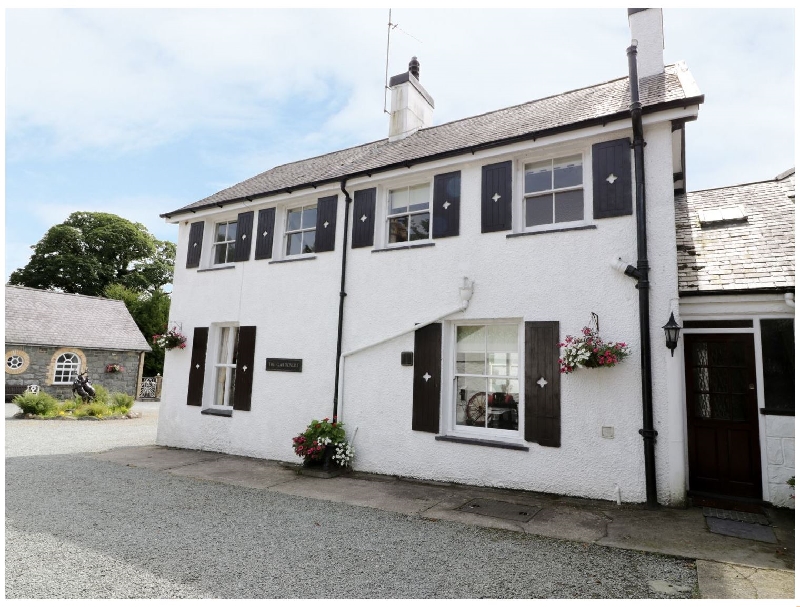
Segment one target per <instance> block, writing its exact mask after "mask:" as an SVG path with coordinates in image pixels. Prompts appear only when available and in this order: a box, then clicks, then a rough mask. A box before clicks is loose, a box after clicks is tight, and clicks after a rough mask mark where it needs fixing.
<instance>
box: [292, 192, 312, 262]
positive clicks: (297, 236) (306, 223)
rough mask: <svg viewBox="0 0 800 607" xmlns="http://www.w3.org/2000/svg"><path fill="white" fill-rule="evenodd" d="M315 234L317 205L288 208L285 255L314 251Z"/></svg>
mask: <svg viewBox="0 0 800 607" xmlns="http://www.w3.org/2000/svg"><path fill="white" fill-rule="evenodd" d="M316 236H317V205H316V204H312V205H308V206H304V207H297V208H296V209H290V210H289V211H288V212H287V213H286V255H287V256H288V255H301V254H303V253H313V252H314V251H315V247H314V242H315V240H316Z"/></svg>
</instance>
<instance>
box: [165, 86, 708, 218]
mask: <svg viewBox="0 0 800 607" xmlns="http://www.w3.org/2000/svg"><path fill="white" fill-rule="evenodd" d="M611 82H614V81H611ZM594 86H597V85H594ZM586 88H593V87H586ZM576 90H583V89H576ZM562 94H563V93H562ZM556 96H560V95H556ZM537 101H538V100H537ZM704 101H705V95H702V94H701V95H697V96H695V97H686V98H684V99H674V100H671V101H665V102H663V103H656V104H653V105H648V106H645V107H644V108H642V114H653V113H655V112H660V111H663V110H668V109H673V108H677V107H683V108H688V107H690V106H692V105H700V104H702V103H703V102H704ZM521 105H526V104H521ZM513 107H517V106H513ZM504 109H506V108H504ZM489 113H492V112H489ZM629 115H630V113H629V112H628V111H627V110H624V111H621V112H616V113H614V114H606V115H604V116H597V117H595V118H590V119H587V120H580V121H577V122H571V123H568V124H564V125H561V126H557V127H552V128H549V129H542V130H539V131H531V132H528V133H523V134H522V135H515V136H513V137H506V138H503V139H497V140H493V141H488V142H484V143H480V144H476V145H473V146H464V147H461V148H456V149H453V150H448V151H446V152H438V153H436V154H431V155H429V156H420V157H417V158H413V159H409V160H402V161H399V162H394V163H391V164H388V165H383V166H376V167H372V168H368V169H362V170H358V171H355V172H353V173H345V174H343V175H340V176H336V177H330V178H328V179H323V180H316V181H314V182H308V183H303V184H298V185H295V186H291V187H290V188H287V187H282V188H279V189H275V190H268V191H264V192H257V193H254V194H251V195H249V196H237V197H235V198H230V199H228V200H223V201H216V202H211V203H208V204H205V205H200V206H196V207H191V208H189V207H183V208H180V209H176V210H175V211H170V212H168V213H162V214H160V215H159V217H162V218H164V219H171V218H172V217H173V216H176V215H186V214H188V213H192V214H194V213H196V212H197V211H201V210H205V209H210V208H212V207H218V208H223V207H224V206H226V205H230V204H234V203H237V202H243V201H252V199H253V198H264V197H269V196H275V195H278V194H284V193H286V192H287V190H291V191H294V190H302V189H307V188H312V187H314V188H316V187H317V186H320V185H326V184H329V183H336V182H341V181H347V180H348V179H353V178H355V177H360V176H364V175H369V176H371V175H372V173H381V172H386V171H391V170H394V169H398V168H403V167H405V168H410V167H411V166H413V165H415V164H422V163H425V162H434V161H436V160H441V159H443V158H452V157H454V156H461V155H463V154H467V153H472V154H474V153H475V152H476V151H477V150H484V149H491V148H495V147H501V146H503V145H510V144H512V143H518V142H520V141H526V140H528V139H531V140H534V141H535V140H536V139H541V138H542V137H549V136H552V135H556V134H559V133H566V132H569V131H575V130H579V129H582V128H587V127H590V126H596V125H602V126H605V125H606V124H608V123H609V122H615V121H617V120H624V119H625V118H627V117H628V116H629ZM470 118H474V116H471V117H470ZM455 122H458V121H455ZM365 145H369V144H365ZM358 147H362V146H355V148H358ZM355 148H347V149H355ZM332 153H335V152H332ZM324 155H325V154H323V156H324ZM317 158H319V156H317ZM303 161H304V160H300V161H297V162H303ZM290 164H293V163H290Z"/></svg>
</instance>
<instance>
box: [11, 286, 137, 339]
mask: <svg viewBox="0 0 800 607" xmlns="http://www.w3.org/2000/svg"><path fill="white" fill-rule="evenodd" d="M6 343H7V344H31V345H40V346H58V347H67V346H72V347H76V348H87V349H103V350H135V351H137V352H142V351H146V352H149V351H150V350H151V348H150V346H149V345H148V343H147V340H146V339H145V338H144V336H143V335H142V332H141V331H140V330H139V327H137V326H136V323H135V322H134V321H133V318H132V317H131V315H130V312H128V308H126V307H125V304H124V303H123V302H121V301H117V300H114V299H103V298H102V297H89V296H86V295H72V294H69V293H55V292H53V291H42V290H41V289H30V288H28V287H12V286H6Z"/></svg>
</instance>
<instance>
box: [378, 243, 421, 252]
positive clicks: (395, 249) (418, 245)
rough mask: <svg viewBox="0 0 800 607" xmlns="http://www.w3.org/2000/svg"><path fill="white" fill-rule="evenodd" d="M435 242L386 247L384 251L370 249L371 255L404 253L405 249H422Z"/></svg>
mask: <svg viewBox="0 0 800 607" xmlns="http://www.w3.org/2000/svg"><path fill="white" fill-rule="evenodd" d="M435 244H436V243H435V242H423V243H421V244H406V245H400V246H397V247H386V248H385V249H372V252H373V253H385V252H386V251H404V250H406V249H423V248H425V247H432V246H434V245H435Z"/></svg>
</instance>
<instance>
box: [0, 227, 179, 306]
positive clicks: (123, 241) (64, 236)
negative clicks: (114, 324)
mask: <svg viewBox="0 0 800 607" xmlns="http://www.w3.org/2000/svg"><path fill="white" fill-rule="evenodd" d="M31 248H32V249H33V255H32V256H31V259H30V261H29V262H28V264H27V265H26V266H25V267H24V268H21V269H18V270H15V271H14V272H12V273H11V276H10V277H9V281H8V282H9V284H12V285H21V286H25V287H33V288H36V289H47V290H54V291H63V292H65V293H79V294H81V295H103V294H104V293H105V290H106V288H107V287H108V286H109V285H112V284H120V285H123V286H125V287H128V288H130V289H132V290H133V291H136V292H150V293H152V292H155V291H157V290H161V287H162V286H164V285H165V284H168V283H170V282H172V275H173V268H174V264H175V245H174V244H173V243H171V242H167V241H161V240H158V239H156V238H155V237H154V236H153V235H152V234H150V232H148V231H147V228H146V227H145V226H143V225H142V224H140V223H134V222H132V221H128V220H127V219H124V218H122V217H119V216H118V215H113V214H111V213H89V212H76V213H72V214H71V215H70V216H69V217H68V218H67V220H66V221H65V222H64V223H60V224H58V225H55V226H53V227H52V228H50V229H49V230H47V232H46V233H45V235H44V236H43V237H42V239H41V240H40V241H39V242H38V243H36V244H35V245H34V246H33V247H31Z"/></svg>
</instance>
